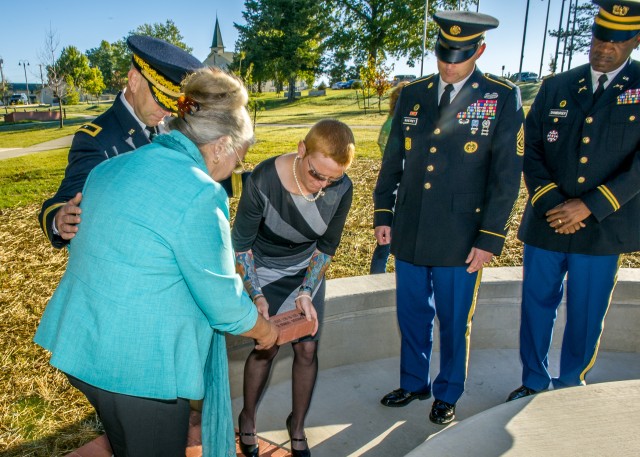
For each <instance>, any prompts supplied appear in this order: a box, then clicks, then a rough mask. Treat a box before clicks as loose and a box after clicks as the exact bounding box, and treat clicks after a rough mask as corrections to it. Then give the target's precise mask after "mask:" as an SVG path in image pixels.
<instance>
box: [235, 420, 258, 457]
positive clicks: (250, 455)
mask: <svg viewBox="0 0 640 457" xmlns="http://www.w3.org/2000/svg"><path fill="white" fill-rule="evenodd" d="M243 436H251V437H254V438H255V437H256V436H257V435H256V433H255V432H253V433H244V432H242V425H241V423H240V416H238V444H239V445H240V452H242V453H243V454H244V455H245V456H246V457H259V455H260V449H259V447H258V444H257V443H256V444H245V443H243V442H242V437H243Z"/></svg>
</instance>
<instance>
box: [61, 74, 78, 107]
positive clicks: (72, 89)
mask: <svg viewBox="0 0 640 457" xmlns="http://www.w3.org/2000/svg"><path fill="white" fill-rule="evenodd" d="M64 82H65V84H66V86H67V92H66V94H65V97H64V102H65V104H67V105H77V104H78V103H80V94H79V93H78V89H76V86H75V84H74V83H73V78H72V77H71V75H65V76H64Z"/></svg>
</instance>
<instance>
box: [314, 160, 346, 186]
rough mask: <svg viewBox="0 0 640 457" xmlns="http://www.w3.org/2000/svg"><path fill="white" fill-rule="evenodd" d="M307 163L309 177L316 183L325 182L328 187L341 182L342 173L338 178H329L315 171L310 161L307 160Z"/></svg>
mask: <svg viewBox="0 0 640 457" xmlns="http://www.w3.org/2000/svg"><path fill="white" fill-rule="evenodd" d="M307 161H308V162H309V176H311V177H312V178H313V179H315V180H316V181H326V183H327V185H328V186H330V185H331V184H334V183H337V182H339V181H342V178H344V173H343V174H342V176H340V177H339V178H329V177H328V176H325V175H321V174H320V173H318V172H317V171H316V169H315V168H313V165H312V164H311V159H309V158H307Z"/></svg>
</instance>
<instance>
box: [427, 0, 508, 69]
mask: <svg viewBox="0 0 640 457" xmlns="http://www.w3.org/2000/svg"><path fill="white" fill-rule="evenodd" d="M433 20H434V21H435V22H436V23H437V24H438V25H439V26H440V33H439V34H438V40H437V41H436V57H437V58H438V60H441V61H443V62H447V63H460V62H464V61H465V60H469V59H470V58H471V57H472V56H473V54H475V52H476V50H477V49H478V46H479V45H480V43H481V41H482V38H483V37H484V32H486V31H487V30H490V29H495V28H496V27H498V24H499V22H498V20H497V19H496V18H495V17H493V16H489V15H487V14H481V13H474V12H471V11H438V12H436V13H435V14H434V15H433Z"/></svg>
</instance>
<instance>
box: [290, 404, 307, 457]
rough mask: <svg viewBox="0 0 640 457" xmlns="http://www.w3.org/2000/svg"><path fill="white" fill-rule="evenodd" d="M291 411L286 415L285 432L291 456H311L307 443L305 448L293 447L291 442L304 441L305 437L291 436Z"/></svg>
mask: <svg viewBox="0 0 640 457" xmlns="http://www.w3.org/2000/svg"><path fill="white" fill-rule="evenodd" d="M292 416H293V413H291V414H289V417H287V432H289V440H290V441H291V457H311V451H310V450H309V446H308V445H307V448H306V449H294V448H293V442H294V441H295V442H296V443H300V442H302V441H304V442H306V441H307V437H306V436H305V437H304V438H293V437H292V436H291V417H292Z"/></svg>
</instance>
